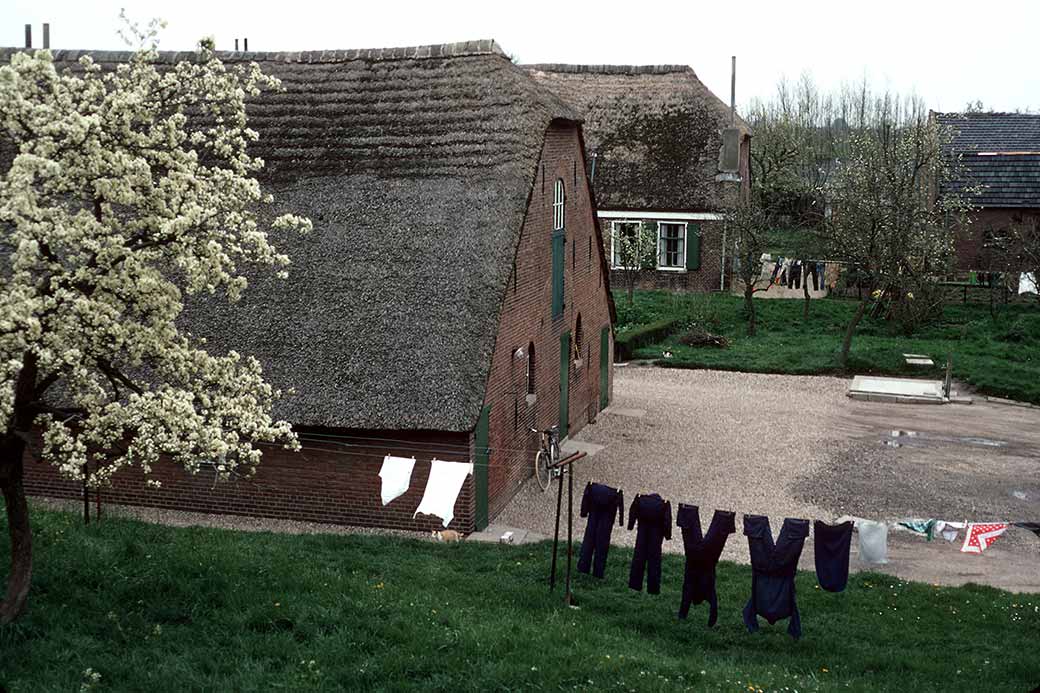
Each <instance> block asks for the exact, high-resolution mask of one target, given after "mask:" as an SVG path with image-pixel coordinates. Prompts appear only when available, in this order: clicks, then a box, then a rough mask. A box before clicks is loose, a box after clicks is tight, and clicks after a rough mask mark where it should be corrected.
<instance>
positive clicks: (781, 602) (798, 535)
mask: <svg viewBox="0 0 1040 693" xmlns="http://www.w3.org/2000/svg"><path fill="white" fill-rule="evenodd" d="M744 535H745V536H746V537H747V538H748V548H749V549H750V550H751V599H749V600H748V603H747V606H745V607H744V625H745V626H747V629H748V632H750V633H754V632H755V631H757V630H758V618H757V617H758V616H762V617H763V618H764V619H766V620H767V621H768V622H769V623H770V625H771V624H773V623H776V622H777V621H779V620H780V619H782V618H790V620H789V621H788V624H787V632H788V634H789V635H790V636H791V637H792V638H795V639H796V640H797V639H798V638H800V637H801V636H802V620H801V617H800V616H799V614H798V603H797V602H796V601H795V593H794V575H795V571H797V569H798V559H799V558H800V557H801V555H802V548H803V547H804V546H805V539H806V537H808V536H809V521H808V520H796V519H793V518H790V517H789V518H787V519H785V520H784V525H783V527H782V528H781V530H780V536H779V537H778V538H777V540H776V544H774V543H773V532H772V530H770V529H769V518H768V517H765V516H763V515H745V516H744Z"/></svg>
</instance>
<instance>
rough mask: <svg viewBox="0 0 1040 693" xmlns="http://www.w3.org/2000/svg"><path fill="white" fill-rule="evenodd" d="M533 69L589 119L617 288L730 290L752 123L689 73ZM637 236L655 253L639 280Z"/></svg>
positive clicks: (666, 68)
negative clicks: (634, 254) (736, 206)
mask: <svg viewBox="0 0 1040 693" xmlns="http://www.w3.org/2000/svg"><path fill="white" fill-rule="evenodd" d="M526 68H527V70H528V72H529V73H530V74H531V76H532V77H534V79H535V80H536V81H537V82H538V83H539V84H542V85H544V86H546V87H547V88H549V89H551V90H552V91H553V92H555V93H556V94H558V95H559V96H560V98H561V99H563V100H564V101H565V102H567V103H569V104H571V105H572V106H573V107H574V108H575V109H577V110H578V111H579V112H580V114H581V116H582V117H583V118H584V128H585V138H586V143H587V147H588V152H589V157H590V161H591V162H593V167H592V168H591V169H590V171H589V174H590V177H591V178H592V184H593V187H594V188H595V191H596V199H597V201H598V212H597V214H598V217H599V222H600V225H601V227H602V230H603V236H604V238H605V239H606V242H607V246H606V248H607V255H608V257H609V258H610V263H611V269H612V271H613V274H614V280H615V281H614V286H615V288H617V287H620V286H621V285H622V283H623V281H624V280H626V279H628V278H629V277H632V278H633V279H634V280H635V281H636V284H637V285H638V286H639V287H641V288H667V289H673V290H687V291H718V290H720V289H722V288H724V286H725V283H726V281H727V272H726V270H725V267H726V263H725V258H724V246H725V238H724V236H725V228H724V224H723V223H722V213H723V211H724V210H725V209H726V207H727V206H729V205H732V204H733V203H734V202H735V201H737V200H738V198H739V197H740V196H742V195H746V194H747V193H748V191H749V190H750V182H751V181H750V169H749V156H750V150H751V130H750V128H749V127H748V125H747V123H745V122H744V120H743V119H742V118H741V117H740V116H739V115H738V114H736V113H735V111H733V110H732V109H731V108H730V106H727V105H726V104H725V103H723V102H722V100H720V99H719V98H718V97H717V96H716V95H715V94H713V93H712V92H711V90H709V89H708V88H707V87H706V86H705V85H704V83H703V82H701V81H700V79H699V78H698V77H697V74H696V73H695V72H694V71H693V69H692V68H690V67H688V66H686V65H639V66H632V65H527V66H526ZM724 139H726V140H727V141H726V146H725V147H723V140H724ZM639 229H645V231H644V232H643V233H639ZM637 234H639V236H640V239H641V242H642V243H644V244H645V243H649V244H650V246H651V247H649V248H640V251H639V255H640V257H641V262H640V263H639V271H638V272H635V273H633V274H634V276H633V275H629V274H627V273H624V272H623V271H622V270H623V268H624V267H626V266H628V267H632V266H633V264H632V262H633V261H632V259H631V258H629V257H624V256H623V254H622V252H621V243H619V242H617V239H618V238H619V237H621V236H629V237H633V236H636V235H637ZM651 239H652V240H651Z"/></svg>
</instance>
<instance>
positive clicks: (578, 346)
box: [573, 313, 584, 372]
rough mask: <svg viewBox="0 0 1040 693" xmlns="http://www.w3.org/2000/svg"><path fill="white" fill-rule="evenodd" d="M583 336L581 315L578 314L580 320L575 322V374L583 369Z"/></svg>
mask: <svg viewBox="0 0 1040 693" xmlns="http://www.w3.org/2000/svg"><path fill="white" fill-rule="evenodd" d="M582 338H583V335H582V330H581V313H578V319H577V320H575V321H574V358H573V360H574V370H575V372H577V371H578V369H579V368H581V359H582V356H581V348H582V345H583V344H584V342H583V341H582Z"/></svg>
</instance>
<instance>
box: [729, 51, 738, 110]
mask: <svg viewBox="0 0 1040 693" xmlns="http://www.w3.org/2000/svg"><path fill="white" fill-rule="evenodd" d="M736 122H737V56H735V55H734V56H733V68H732V76H731V77H730V80H729V124H730V125H733V124H735V123H736Z"/></svg>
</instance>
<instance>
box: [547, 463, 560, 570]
mask: <svg viewBox="0 0 1040 693" xmlns="http://www.w3.org/2000/svg"><path fill="white" fill-rule="evenodd" d="M559 481H560V483H559V486H557V489H556V529H555V531H554V532H553V549H552V551H553V554H552V568H550V570H549V590H550V591H552V590H553V589H555V588H556V548H557V546H559V543H560V506H561V505H563V478H562V477H560V479H559Z"/></svg>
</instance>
